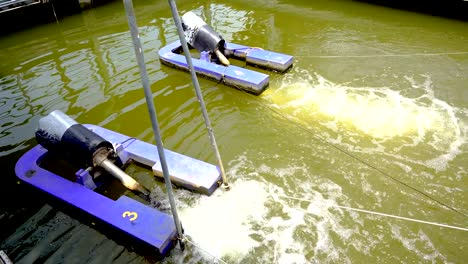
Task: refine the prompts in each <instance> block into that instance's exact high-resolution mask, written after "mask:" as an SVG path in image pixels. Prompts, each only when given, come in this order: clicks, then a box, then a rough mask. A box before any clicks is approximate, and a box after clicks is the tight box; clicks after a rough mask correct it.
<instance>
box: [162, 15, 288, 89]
mask: <svg viewBox="0 0 468 264" xmlns="http://www.w3.org/2000/svg"><path fill="white" fill-rule="evenodd" d="M182 25H183V27H184V32H185V39H186V41H187V43H188V44H190V46H191V47H192V48H195V49H196V50H198V51H199V52H200V58H199V59H197V58H192V62H193V66H194V69H195V71H196V73H197V74H198V75H200V76H203V77H207V78H209V79H212V80H216V81H218V82H222V83H224V84H226V85H229V86H232V87H235V88H238V89H241V90H244V91H247V92H249V93H252V94H255V95H259V94H261V93H262V92H263V91H264V90H265V89H266V87H267V86H268V84H269V76H268V75H267V74H264V73H260V72H256V71H253V70H249V69H246V68H242V67H238V66H233V65H230V62H229V60H228V58H233V59H237V60H243V61H245V62H246V64H247V65H253V66H256V67H259V68H264V69H267V70H273V71H277V72H285V71H287V70H288V69H289V68H290V67H291V66H292V65H293V57H292V56H290V55H286V54H281V53H276V52H272V51H268V50H263V49H261V48H254V47H248V46H243V45H239V44H234V43H228V42H226V41H225V40H224V39H223V38H222V37H221V36H220V35H219V34H218V33H216V32H215V31H214V30H213V29H212V28H211V27H210V26H209V25H207V24H206V23H205V22H204V21H203V20H202V19H201V18H200V17H198V16H197V15H195V14H194V13H192V12H187V13H186V14H184V16H182ZM181 53H182V47H181V43H180V41H175V42H173V43H171V44H169V45H167V46H165V47H163V48H161V49H160V50H159V58H160V60H161V62H162V63H164V64H167V65H169V66H172V67H175V68H179V69H183V70H188V68H189V67H188V65H187V61H186V58H185V57H184V56H183V55H181Z"/></svg>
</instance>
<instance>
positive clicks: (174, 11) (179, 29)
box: [168, 0, 229, 190]
mask: <svg viewBox="0 0 468 264" xmlns="http://www.w3.org/2000/svg"><path fill="white" fill-rule="evenodd" d="M168 1H169V5H170V6H171V12H172V17H173V18H174V22H175V24H176V27H177V33H178V34H179V39H180V43H181V44H182V49H183V50H184V54H185V59H186V60H187V65H188V69H189V72H190V75H191V77H192V82H193V86H194V87H195V93H196V94H197V97H198V102H199V103H200V108H201V110H202V113H203V118H204V119H205V126H206V129H207V130H208V135H209V137H210V141H211V146H212V147H213V150H214V152H215V154H216V159H217V162H218V166H219V170H220V173H221V177H222V179H223V184H222V187H223V188H224V189H226V190H229V184H228V181H227V179H226V173H225V172H224V166H223V162H222V160H221V155H220V154H219V150H218V145H217V144H216V139H215V136H214V133H213V128H212V127H211V122H210V119H209V117H208V113H207V111H206V107H205V101H204V100H203V95H202V93H201V90H200V84H199V83H198V79H197V74H196V72H195V68H194V67H193V63H192V57H191V56H190V51H189V48H188V45H187V41H186V40H185V35H184V30H183V29H182V22H181V21H180V17H179V12H178V11H177V6H176V3H175V1H174V0H168Z"/></svg>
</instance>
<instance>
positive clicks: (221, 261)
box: [183, 236, 228, 264]
mask: <svg viewBox="0 0 468 264" xmlns="http://www.w3.org/2000/svg"><path fill="white" fill-rule="evenodd" d="M183 241H184V242H188V243H189V244H191V245H193V246H194V247H196V248H198V249H199V250H201V251H203V252H204V253H205V254H207V255H209V256H210V257H211V258H213V259H215V260H217V261H218V262H219V263H223V264H228V263H227V262H226V261H224V260H222V259H220V258H218V257H216V256H214V255H213V254H211V253H210V252H208V250H206V249H203V248H202V247H200V246H199V245H198V244H196V243H195V242H193V241H190V240H189V239H188V238H187V236H184V237H183Z"/></svg>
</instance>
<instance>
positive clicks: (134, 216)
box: [122, 211, 138, 221]
mask: <svg viewBox="0 0 468 264" xmlns="http://www.w3.org/2000/svg"><path fill="white" fill-rule="evenodd" d="M122 217H123V218H125V217H130V219H129V220H130V221H135V220H136V219H137V218H138V214H137V213H136V212H130V211H126V212H124V213H123V214H122Z"/></svg>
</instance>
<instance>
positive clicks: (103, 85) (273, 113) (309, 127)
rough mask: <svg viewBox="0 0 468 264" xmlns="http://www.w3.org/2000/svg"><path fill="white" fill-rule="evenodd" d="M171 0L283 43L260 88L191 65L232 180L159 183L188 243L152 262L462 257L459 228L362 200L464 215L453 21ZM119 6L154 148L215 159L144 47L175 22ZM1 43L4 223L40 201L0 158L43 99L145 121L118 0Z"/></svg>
mask: <svg viewBox="0 0 468 264" xmlns="http://www.w3.org/2000/svg"><path fill="white" fill-rule="evenodd" d="M177 4H178V8H179V11H180V13H181V14H182V13H185V12H187V11H190V10H193V11H194V12H195V13H197V14H199V15H200V16H202V17H203V18H204V19H205V21H207V23H208V24H210V25H211V26H212V27H213V28H214V29H215V30H216V31H217V32H219V33H220V34H221V35H222V36H223V37H224V38H225V39H226V40H227V41H231V42H234V43H238V44H244V45H248V46H253V47H262V48H264V49H267V50H272V51H277V52H281V53H285V54H290V55H293V56H294V57H295V60H294V66H293V68H292V69H291V70H290V71H288V72H287V73H286V74H278V73H269V74H270V86H269V87H268V89H267V90H266V91H265V92H264V93H263V94H262V95H260V96H254V95H250V94H247V93H245V92H242V91H239V90H236V89H234V88H230V87H227V86H224V85H223V84H219V83H215V82H212V81H209V80H206V79H199V81H200V85H201V89H202V91H203V96H204V99H205V103H206V106H207V109H208V114H209V117H210V119H211V122H212V125H213V130H214V133H215V136H216V141H217V143H218V147H219V150H220V153H221V157H222V160H223V164H224V166H225V169H226V173H227V177H228V179H229V180H230V182H231V185H232V190H231V191H229V192H223V191H221V190H218V191H217V192H215V193H214V194H213V195H212V196H210V197H206V196H199V195H195V194H192V193H189V192H188V191H185V190H181V189H176V190H175V193H176V200H177V204H178V209H179V215H180V218H181V220H182V223H183V225H184V228H185V231H186V234H187V236H188V238H189V239H190V241H191V242H192V243H194V244H196V245H197V246H195V245H193V244H192V243H189V244H188V245H187V250H185V251H184V252H180V250H178V249H175V250H174V251H172V252H171V254H170V255H169V256H168V257H167V258H166V259H164V260H162V262H164V263H179V262H184V263H187V262H188V263H199V262H215V261H216V260H217V261H218V262H219V263H223V262H227V263H315V262H316V263H402V262H404V263H414V262H416V263H426V262H428V263H462V262H464V261H466V260H467V259H468V248H467V247H468V233H467V232H466V230H465V231H463V230H457V229H453V228H446V227H440V226H434V225H430V224H424V223H420V222H412V221H408V220H403V219H397V218H392V217H388V216H382V215H378V214H372V213H371V212H378V213H383V214H390V215H395V216H401V217H405V218H411V219H417V220H422V221H428V222H434V223H440V224H446V225H450V226H456V227H462V228H468V216H467V215H468V193H467V192H468V24H467V23H466V22H462V21H457V20H450V19H447V18H440V17H434V16H429V15H423V14H418V13H413V12H407V11H402V10H396V9H390V8H385V7H380V6H375V5H369V4H365V3H360V2H355V1H313V2H311V1H280V0H276V1H266V0H262V1H247V0H235V1H218V0H213V1H178V3H177ZM135 11H136V13H137V22H138V25H139V30H140V37H141V40H142V45H143V48H144V53H145V59H146V63H147V69H148V72H149V79H150V83H151V88H152V91H153V95H154V101H155V104H156V109H157V112H158V120H159V122H160V127H161V130H162V131H161V133H162V138H163V142H164V147H165V148H167V149H170V150H173V151H176V152H178V153H181V154H184V155H187V156H190V157H193V158H196V159H200V160H203V161H207V162H210V163H213V164H216V157H215V154H214V153H213V151H212V148H211V145H210V141H209V138H208V135H207V131H206V128H205V125H204V121H203V118H202V114H201V110H200V107H199V104H198V101H197V98H196V96H195V93H194V90H193V86H192V84H191V80H190V76H189V74H187V73H186V72H182V71H179V70H176V69H172V68H169V67H167V66H165V65H162V64H161V63H160V61H159V58H158V53H157V52H158V50H159V49H160V48H161V47H163V46H165V45H166V44H168V43H171V42H172V41H175V40H177V38H178V36H177V32H176V29H175V26H174V25H173V21H172V16H171V14H170V10H169V8H168V5H167V2H166V1H136V2H135ZM0 48H1V51H0V88H1V89H0V159H1V164H2V167H3V168H4V170H3V179H4V183H3V184H2V194H1V198H2V202H1V208H2V212H1V213H2V215H1V218H0V219H1V221H2V222H1V223H2V225H3V226H4V228H2V230H4V231H5V230H6V227H9V228H10V227H11V228H14V227H15V226H16V225H19V224H20V223H16V224H11V223H10V222H8V221H7V220H8V218H12V217H14V216H17V215H21V216H22V217H23V218H24V219H25V218H27V215H28V214H29V213H30V211H34V210H36V209H37V208H38V207H40V206H41V205H42V204H43V201H42V199H44V196H43V195H42V194H39V193H36V192H33V191H31V192H30V191H29V189H26V187H25V186H24V184H21V183H19V182H18V180H17V178H16V176H15V175H14V171H13V168H14V164H15V162H16V160H17V159H18V158H19V157H20V156H21V155H22V154H23V153H24V152H25V151H27V150H28V149H30V148H31V147H33V146H34V145H35V144H36V142H35V140H34V130H35V128H36V127H37V122H38V120H39V118H41V117H43V116H45V115H47V114H48V113H49V112H51V111H53V110H56V109H59V110H62V111H63V112H65V113H67V114H68V115H70V116H71V117H73V118H74V119H76V120H77V121H78V122H80V123H84V124H87V123H89V124H97V125H100V126H103V127H105V128H108V129H111V130H114V131H117V132H120V133H123V134H126V135H129V136H132V137H136V138H138V139H140V140H143V141H147V142H151V143H154V137H153V134H152V129H151V123H150V120H149V115H148V111H147V108H146V104H145V99H144V93H143V90H142V85H141V81H140V75H139V70H138V67H137V64H136V59H135V54H134V51H133V46H132V41H131V37H130V33H129V28H128V25H127V20H126V17H125V11H124V8H123V5H122V3H121V2H118V1H117V2H112V3H109V4H106V5H104V6H100V7H98V8H95V9H91V10H87V11H84V12H83V13H81V14H78V15H74V16H69V17H65V18H63V19H61V20H59V21H58V23H51V24H46V25H40V26H36V27H34V28H30V29H27V30H24V31H21V32H16V33H11V34H8V35H5V36H2V37H1V38H0ZM127 172H128V173H130V174H131V175H134V176H136V177H137V178H139V179H142V181H143V182H144V183H145V184H146V185H147V186H149V187H150V188H152V189H153V190H154V191H153V197H154V198H155V199H156V198H157V197H162V199H163V200H162V204H163V207H164V205H166V209H167V200H165V196H163V195H161V192H162V191H161V189H163V188H164V185H163V184H162V183H161V181H159V180H154V179H153V178H152V177H151V175H150V173H149V172H148V171H147V170H146V169H144V168H140V167H139V166H130V167H129V168H128V169H127ZM25 191H27V192H25ZM353 209H361V210H366V211H370V212H363V211H357V210H353ZM17 218H20V217H17ZM20 219H21V218H20ZM50 228H51V229H53V228H54V226H53V225H52V226H51V227H50ZM6 231H8V232H9V233H12V232H13V230H6ZM89 233H90V235H88V236H94V237H98V236H102V235H100V234H99V232H94V233H93V232H89ZM83 239H84V237H83ZM88 239H90V238H89V237H88ZM102 239H105V238H102ZM117 243H118V242H117ZM69 250H70V251H71V249H69ZM77 250H80V249H77ZM81 250H82V251H86V250H88V249H86V248H85V249H81ZM119 250H122V249H119ZM110 251H112V250H111V249H110ZM65 253H66V252H65ZM69 253H70V255H73V254H72V253H71V252H69ZM51 254H52V253H51ZM65 255H66V254H65ZM144 259H145V258H138V257H136V258H135V260H134V261H136V262H137V261H140V260H141V261H143V260H144ZM78 262H79V261H78Z"/></svg>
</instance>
